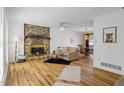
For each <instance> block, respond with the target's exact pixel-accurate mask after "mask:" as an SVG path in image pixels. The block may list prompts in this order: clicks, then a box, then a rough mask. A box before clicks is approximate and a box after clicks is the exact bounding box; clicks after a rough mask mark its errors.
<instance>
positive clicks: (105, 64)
mask: <svg viewBox="0 0 124 93" xmlns="http://www.w3.org/2000/svg"><path fill="white" fill-rule="evenodd" d="M101 66H104V67H108V68H112V69H115V70H119V71H122V67H121V66H118V65H113V64H109V63H104V62H101Z"/></svg>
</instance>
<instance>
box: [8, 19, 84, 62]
mask: <svg viewBox="0 0 124 93" xmlns="http://www.w3.org/2000/svg"><path fill="white" fill-rule="evenodd" d="M30 21H31V20H30ZM24 23H29V24H35V25H41V26H45V25H42V23H41V24H40V23H37V22H33V21H31V22H25V21H24V20H23V21H20V19H16V20H12V19H11V18H9V21H8V28H9V61H10V62H11V61H14V56H15V54H14V51H15V50H14V48H15V46H14V45H15V43H14V42H13V37H14V36H18V37H19V38H20V42H19V53H21V54H24ZM50 37H51V41H50V51H51V52H52V50H54V49H57V47H59V46H60V47H62V46H63V47H64V46H65V47H66V46H72V47H78V46H77V45H79V44H81V43H82V33H80V32H71V31H67V30H66V31H63V32H62V31H59V28H57V27H53V26H51V27H50ZM71 38H72V39H74V41H75V42H74V43H73V44H71V42H70V39H71Z"/></svg>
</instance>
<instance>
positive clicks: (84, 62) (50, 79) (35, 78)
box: [6, 57, 120, 86]
mask: <svg viewBox="0 0 124 93" xmlns="http://www.w3.org/2000/svg"><path fill="white" fill-rule="evenodd" d="M70 65H72V66H81V82H80V83H78V82H72V81H65V80H58V79H57V78H58V77H59V75H60V73H61V72H62V71H63V69H64V67H65V65H60V64H51V63H44V62H43V60H37V61H27V62H24V63H10V64H9V69H8V75H7V80H6V85H7V86H51V85H54V84H55V82H63V83H68V84H75V85H81V86H109V85H114V84H115V82H116V81H117V80H118V79H119V78H120V75H118V74H115V73H111V72H108V71H104V70H101V69H98V68H94V67H93V65H92V59H91V58H84V57H82V58H80V59H79V60H76V61H73V62H71V64H70Z"/></svg>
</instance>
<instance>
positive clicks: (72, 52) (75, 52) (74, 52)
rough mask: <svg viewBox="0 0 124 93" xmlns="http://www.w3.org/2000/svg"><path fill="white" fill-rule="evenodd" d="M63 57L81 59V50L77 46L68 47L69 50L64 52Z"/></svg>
mask: <svg viewBox="0 0 124 93" xmlns="http://www.w3.org/2000/svg"><path fill="white" fill-rule="evenodd" d="M62 58H63V59H65V60H68V61H73V60H77V59H79V51H78V50H77V48H75V47H67V51H66V52H65V53H63V57H62Z"/></svg>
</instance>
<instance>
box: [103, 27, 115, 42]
mask: <svg viewBox="0 0 124 93" xmlns="http://www.w3.org/2000/svg"><path fill="white" fill-rule="evenodd" d="M116 41H117V27H107V28H103V42H104V43H116Z"/></svg>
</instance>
